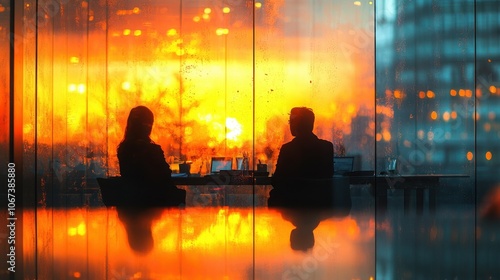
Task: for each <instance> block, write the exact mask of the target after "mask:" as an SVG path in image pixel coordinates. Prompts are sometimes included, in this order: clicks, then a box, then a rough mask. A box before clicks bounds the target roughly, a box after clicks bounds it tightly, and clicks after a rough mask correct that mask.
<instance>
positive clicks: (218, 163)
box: [210, 157, 233, 173]
mask: <svg viewBox="0 0 500 280" xmlns="http://www.w3.org/2000/svg"><path fill="white" fill-rule="evenodd" d="M232 165H233V158H230V157H212V165H211V167H210V173H219V172H220V171H221V170H231V167H232Z"/></svg>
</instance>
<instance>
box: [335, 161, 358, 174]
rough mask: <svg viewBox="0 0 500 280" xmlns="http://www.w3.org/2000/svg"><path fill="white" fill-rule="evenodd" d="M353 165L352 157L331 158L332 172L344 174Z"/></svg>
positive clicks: (351, 168) (350, 169) (349, 170)
mask: <svg viewBox="0 0 500 280" xmlns="http://www.w3.org/2000/svg"><path fill="white" fill-rule="evenodd" d="M353 167H354V157H334V158H333V174H334V175H345V174H346V173H349V172H352V170H353Z"/></svg>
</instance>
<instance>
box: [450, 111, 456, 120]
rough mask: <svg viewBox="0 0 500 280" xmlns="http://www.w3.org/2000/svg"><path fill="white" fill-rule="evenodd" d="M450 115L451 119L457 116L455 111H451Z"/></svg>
mask: <svg viewBox="0 0 500 280" xmlns="http://www.w3.org/2000/svg"><path fill="white" fill-rule="evenodd" d="M450 116H451V119H453V120H455V119H456V118H457V116H458V114H457V112H456V111H452V112H451V114H450Z"/></svg>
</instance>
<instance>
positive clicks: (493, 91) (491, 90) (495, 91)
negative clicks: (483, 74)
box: [490, 85, 497, 93]
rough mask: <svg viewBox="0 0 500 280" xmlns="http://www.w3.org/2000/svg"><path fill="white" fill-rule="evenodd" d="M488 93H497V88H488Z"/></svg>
mask: <svg viewBox="0 0 500 280" xmlns="http://www.w3.org/2000/svg"><path fill="white" fill-rule="evenodd" d="M490 92H491V93H497V87H496V86H494V85H491V86H490Z"/></svg>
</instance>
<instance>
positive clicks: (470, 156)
mask: <svg viewBox="0 0 500 280" xmlns="http://www.w3.org/2000/svg"><path fill="white" fill-rule="evenodd" d="M473 158H474V154H473V153H472V152H470V151H469V152H467V160H469V161H471V160H472V159H473Z"/></svg>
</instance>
